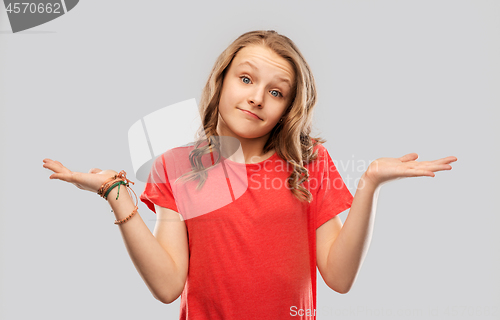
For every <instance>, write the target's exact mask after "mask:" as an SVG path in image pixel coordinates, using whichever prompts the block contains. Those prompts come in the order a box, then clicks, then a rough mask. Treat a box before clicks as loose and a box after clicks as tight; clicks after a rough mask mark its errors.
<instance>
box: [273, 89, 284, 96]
mask: <svg viewBox="0 0 500 320" xmlns="http://www.w3.org/2000/svg"><path fill="white" fill-rule="evenodd" d="M274 93H276V94H274ZM271 94H272V95H273V96H274V97H279V96H283V95H282V94H281V92H279V91H278V90H271Z"/></svg>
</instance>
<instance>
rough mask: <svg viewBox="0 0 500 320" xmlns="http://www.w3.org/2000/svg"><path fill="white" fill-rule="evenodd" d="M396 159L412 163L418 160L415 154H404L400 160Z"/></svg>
mask: <svg viewBox="0 0 500 320" xmlns="http://www.w3.org/2000/svg"><path fill="white" fill-rule="evenodd" d="M398 159H399V160H400V161H402V162H407V161H414V160H417V159H418V154H416V153H415V152H413V153H408V154H405V155H404V156H402V157H401V158H398Z"/></svg>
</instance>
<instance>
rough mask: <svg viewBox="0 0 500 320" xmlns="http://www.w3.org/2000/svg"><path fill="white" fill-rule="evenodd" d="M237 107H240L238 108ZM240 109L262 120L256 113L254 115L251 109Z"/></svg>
mask: <svg viewBox="0 0 500 320" xmlns="http://www.w3.org/2000/svg"><path fill="white" fill-rule="evenodd" d="M238 109H240V108H238ZM240 110H241V111H243V112H246V113H248V114H250V115H252V116H254V117H256V118H258V119H259V120H262V119H261V118H260V117H259V116H258V115H256V114H255V113H253V112H251V111H248V110H245V109H240Z"/></svg>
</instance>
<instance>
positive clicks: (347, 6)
mask: <svg viewBox="0 0 500 320" xmlns="http://www.w3.org/2000/svg"><path fill="white" fill-rule="evenodd" d="M499 17H500V2H498V1H477V0H476V1H472V0H470V1H376V2H375V1H337V2H330V1H321V2H318V1H308V2H305V1H266V2H264V1H246V2H241V1H225V2H224V1H198V2H197V3H196V4H193V3H186V4H182V3H181V2H180V1H179V2H175V3H173V2H158V1H155V2H153V1H143V2H132V1H127V2H124V1H104V2H103V1H99V2H98V1H81V2H80V3H79V4H78V5H77V6H76V7H75V8H74V9H73V10H71V12H69V13H68V14H65V15H63V16H62V17H60V18H58V19H56V20H53V21H50V22H48V23H46V24H44V25H41V26H38V27H36V28H34V29H31V30H27V31H25V32H22V33H19V34H12V33H11V31H10V25H9V23H8V20H7V15H6V12H5V8H3V7H2V8H1V9H0V30H2V31H1V33H0V103H1V108H0V112H1V114H0V130H1V131H0V132H1V144H0V145H1V152H2V156H1V157H0V161H1V162H0V175H1V177H2V179H1V193H0V194H1V201H0V212H1V221H0V228H1V229H0V232H1V233H0V239H1V247H0V248H1V257H0V258H1V273H0V281H1V283H0V288H1V289H0V318H1V319H38V318H44V319H45V318H47V319H48V318H50V319H89V318H97V319H105V318H114V319H138V318H139V317H140V318H141V319H145V318H148V319H176V318H177V317H178V313H179V302H180V299H178V300H177V301H175V302H174V303H172V304H171V305H164V304H162V303H160V302H158V301H157V300H155V299H154V298H153V296H152V295H151V294H150V292H149V291H148V289H147V287H146V285H145V284H144V283H143V281H142V279H141V278H140V276H139V274H138V273H137V271H136V270H135V268H134V266H133V264H132V262H131V260H130V258H129V256H128V254H127V251H126V249H125V246H124V245H123V241H122V238H121V235H120V232H119V230H118V227H117V226H115V225H114V224H113V221H114V216H113V214H112V213H111V212H110V207H109V205H108V204H107V203H106V201H104V200H103V199H102V198H100V197H99V196H98V195H96V194H92V193H90V192H87V191H81V190H79V189H77V188H76V187H74V186H72V185H69V184H66V183H63V182H61V181H57V180H49V179H48V177H49V175H50V173H51V172H50V171H49V170H47V169H44V168H42V164H43V163H42V159H44V158H51V159H55V160H59V161H61V162H62V163H63V164H65V165H66V166H68V167H69V168H70V169H71V170H74V171H84V172H87V171H88V170H89V169H90V168H92V167H98V168H101V169H114V170H117V171H119V170H122V169H123V170H125V171H127V172H129V173H131V174H129V178H131V179H132V180H133V181H134V175H133V171H132V165H131V160H130V154H129V150H128V142H127V131H128V128H129V127H130V126H131V125H132V124H133V123H134V122H135V121H137V120H139V119H140V118H141V117H143V116H145V115H147V114H149V113H151V112H153V111H156V110H158V109H160V108H163V107H165V106H168V105H170V104H173V103H176V102H180V101H183V100H187V99H190V98H196V100H197V101H199V98H200V93H201V89H202V87H203V85H204V83H205V81H206V79H207V77H208V74H209V71H210V69H211V68H212V66H213V63H214V61H215V59H216V57H217V56H218V54H219V53H220V52H222V50H223V49H224V48H226V47H227V45H229V44H230V43H231V42H232V41H233V40H234V39H235V38H236V37H237V36H239V35H240V34H242V33H244V32H246V31H250V30H256V29H274V30H276V31H278V32H280V33H282V34H285V35H287V36H288V37H290V38H291V39H292V40H293V41H294V42H295V43H296V44H297V45H298V46H299V48H300V49H301V51H302V53H303V54H304V55H305V57H306V59H307V60H308V62H309V63H310V65H311V67H312V70H313V73H314V76H315V78H316V81H317V85H318V90H319V101H318V105H317V110H316V113H315V133H317V134H320V135H321V136H322V137H324V138H326V139H327V140H328V142H327V143H326V147H327V148H328V150H329V152H330V154H331V156H332V158H333V159H335V161H336V162H337V163H338V167H339V170H340V172H341V174H342V177H343V178H344V180H346V183H347V185H348V187H349V189H350V190H351V192H352V193H354V192H355V190H356V184H355V179H356V178H359V177H360V176H361V174H362V172H363V170H364V169H365V168H366V165H367V164H368V163H369V161H372V160H374V159H376V158H379V157H400V156H402V155H404V154H406V153H409V152H417V153H418V154H419V155H420V160H434V159H438V158H442V157H446V156H449V155H454V156H456V157H458V159H459V160H458V162H457V163H455V164H454V165H453V170H451V171H446V172H441V173H438V174H437V175H436V177H435V178H427V177H422V178H411V179H404V180H400V181H396V182H391V183H389V184H388V185H386V186H384V187H383V188H382V191H381V193H380V198H379V203H378V210H377V217H376V222H375V231H374V236H373V240H372V243H371V248H370V251H369V253H368V255H367V258H366V260H365V262H364V264H363V266H362V269H361V272H360V274H359V277H358V279H357V280H356V283H355V284H354V286H353V288H352V290H351V291H350V292H349V293H348V294H346V295H341V294H338V293H336V292H334V291H332V290H331V289H329V288H328V287H327V286H326V285H325V284H324V282H323V280H322V279H321V277H320V275H319V273H318V277H319V278H318V305H317V308H318V314H319V317H318V318H319V319H500V310H499V308H500V305H499V301H500V289H499V288H500V277H499V274H498V270H499V269H500V261H499V256H498V252H499V236H498V234H499V233H498V230H499V220H500V218H499V215H498V214H499V210H498V205H497V204H496V203H495V201H494V199H495V197H498V194H499V191H500V190H499V187H498V184H497V182H498V180H499V179H500V177H499V170H498V166H497V161H498V159H499V157H498V156H499V152H498V136H499V131H498V116H497V113H494V109H498V107H499V103H500V95H499V90H498V88H499V85H500V78H499V75H500V61H499V57H500V41H499V39H500V37H499V36H500V18H499ZM179 125H182V124H179ZM352 164H354V166H352ZM363 166H365V168H363ZM144 186H145V184H144V183H142V182H137V183H136V185H135V186H133V188H134V190H135V191H136V193H137V194H140V193H141V192H142V190H143V189H144ZM139 212H140V214H141V216H142V217H143V219H144V220H145V221H146V223H147V225H148V226H149V228H150V229H151V230H153V227H154V224H155V215H154V213H153V212H151V211H149V209H147V207H146V206H145V205H143V204H142V202H141V203H140V204H139ZM346 216H347V212H344V213H342V214H341V217H342V220H345V218H346Z"/></svg>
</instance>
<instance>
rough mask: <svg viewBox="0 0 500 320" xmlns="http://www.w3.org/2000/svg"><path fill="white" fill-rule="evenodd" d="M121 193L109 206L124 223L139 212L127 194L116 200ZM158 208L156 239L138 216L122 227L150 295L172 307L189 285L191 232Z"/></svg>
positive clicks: (172, 214) (175, 215) (177, 218)
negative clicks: (187, 284)
mask: <svg viewBox="0 0 500 320" xmlns="http://www.w3.org/2000/svg"><path fill="white" fill-rule="evenodd" d="M117 189H118V188H114V189H113V190H111V192H110V194H109V196H108V202H109V204H110V205H111V208H112V209H113V212H114V214H115V217H116V219H117V220H121V219H124V218H126V217H127V216H128V215H129V214H130V213H131V212H132V211H133V210H134V209H135V205H134V203H133V201H132V199H131V198H130V195H129V194H128V193H127V192H124V193H123V194H122V192H123V191H124V190H122V192H121V193H120V196H119V198H118V200H116V193H117ZM122 196H123V198H122ZM155 207H156V212H157V220H156V225H155V229H154V235H153V234H152V233H151V231H149V228H148V227H147V226H146V224H145V223H144V221H143V220H142V218H141V216H140V215H139V214H138V213H136V214H135V215H134V216H132V218H131V219H130V220H128V221H127V222H125V223H123V224H119V225H118V226H119V228H120V232H121V234H122V238H123V241H124V242H125V247H126V248H127V251H128V253H129V255H130V258H131V259H132V262H133V263H134V265H135V268H136V269H137V271H138V272H139V274H140V275H141V277H142V279H143V280H144V282H145V283H146V285H147V286H148V288H149V291H151V293H152V294H153V296H154V297H155V298H156V299H158V300H159V301H161V302H163V303H171V302H173V301H175V300H176V299H177V298H178V297H179V296H180V295H181V293H182V290H183V289H184V285H185V283H186V278H187V271H188V263H189V249H188V243H187V242H188V241H187V231H186V225H185V223H184V221H181V219H180V216H179V214H178V213H177V212H175V211H173V210H170V209H166V208H163V207H159V206H155ZM136 216H137V217H136Z"/></svg>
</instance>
